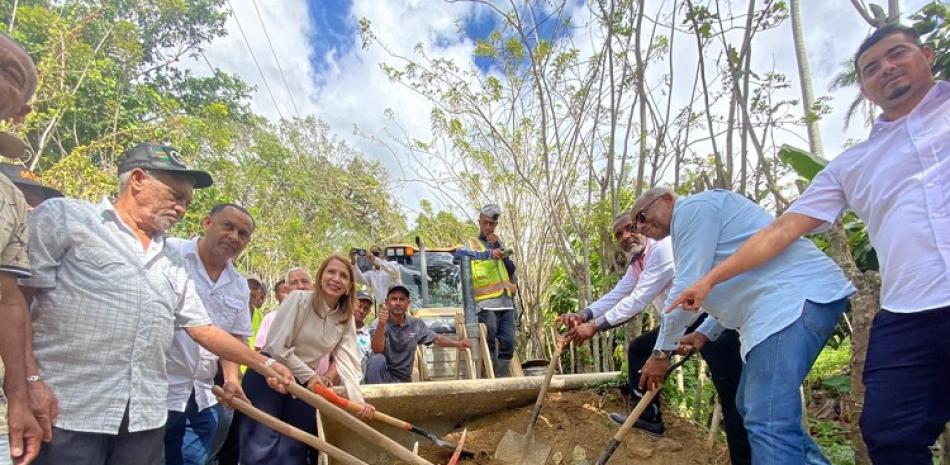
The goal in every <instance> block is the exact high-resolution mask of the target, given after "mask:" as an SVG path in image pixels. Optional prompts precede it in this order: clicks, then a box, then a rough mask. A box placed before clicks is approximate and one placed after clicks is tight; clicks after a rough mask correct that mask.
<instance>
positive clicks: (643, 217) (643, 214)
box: [634, 196, 663, 225]
mask: <svg viewBox="0 0 950 465" xmlns="http://www.w3.org/2000/svg"><path fill="white" fill-rule="evenodd" d="M661 198H663V197H662V196H660V197H657V198H655V199H653V200H651V201H650V203H648V204H646V205H644V206H643V208H641V209H640V211H638V212H637V215H636V216H635V217H634V220H635V223H636V224H637V225H640V224H643V223H646V221H647V210H649V209H650V207H652V206H653V204H654V203H656V201H657V200H660V199H661Z"/></svg>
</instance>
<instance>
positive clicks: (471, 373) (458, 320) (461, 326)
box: [455, 312, 478, 379]
mask: <svg viewBox="0 0 950 465" xmlns="http://www.w3.org/2000/svg"><path fill="white" fill-rule="evenodd" d="M455 333H456V335H457V336H458V337H461V338H462V339H466V340H467V339H469V337H468V330H467V329H465V315H464V314H463V313H462V312H456V313H455ZM461 355H464V356H465V368H466V371H468V379H475V378H476V377H478V370H477V369H476V368H475V358H474V356H473V355H472V351H471V350H466V351H464V352H463V353H462V354H460V357H459V360H456V362H455V363H456V364H457V365H458V366H459V367H461V366H462V360H461ZM460 369H461V368H460Z"/></svg>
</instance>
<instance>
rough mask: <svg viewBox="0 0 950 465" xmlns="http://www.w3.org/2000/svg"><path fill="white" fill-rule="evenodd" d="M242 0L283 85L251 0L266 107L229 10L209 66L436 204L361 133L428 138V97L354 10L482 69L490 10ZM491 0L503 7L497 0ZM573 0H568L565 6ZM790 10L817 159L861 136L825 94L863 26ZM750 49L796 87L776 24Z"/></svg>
mask: <svg viewBox="0 0 950 465" xmlns="http://www.w3.org/2000/svg"><path fill="white" fill-rule="evenodd" d="M254 1H256V2H257V4H258V6H259V7H260V9H261V13H262V16H263V17H262V20H263V22H264V23H265V25H266V27H267V30H268V32H269V34H270V36H271V38H272V39H273V42H274V46H275V49H276V50H277V55H278V56H279V59H280V60H281V68H282V69H283V71H284V77H286V80H287V82H288V86H286V87H285V86H284V85H283V83H282V80H281V74H280V71H279V70H278V67H277V65H276V64H275V60H274V58H273V55H272V54H271V53H270V51H269V48H268V46H267V43H266V40H265V38H264V36H263V34H262V31H261V25H260V20H259V19H258V18H257V15H256V13H255V11H254V7H253V3H252V1H251V0H241V1H233V2H231V4H233V6H234V9H235V11H234V14H235V16H237V17H238V18H239V19H240V21H241V23H242V25H243V26H244V28H245V29H247V33H248V36H249V39H250V42H251V44H250V47H251V48H252V49H253V50H254V53H255V55H256V57H257V58H258V60H259V61H260V62H261V66H262V68H263V73H264V76H265V78H266V80H267V82H268V83H269V85H270V87H271V89H272V90H273V93H274V98H275V99H276V105H275V102H274V101H272V100H271V99H270V96H269V95H268V94H267V93H266V92H265V90H264V86H263V80H262V78H261V75H260V73H259V72H258V71H257V68H256V66H255V65H254V63H253V61H252V60H251V59H250V57H249V53H248V50H247V46H246V45H245V44H244V43H243V41H242V40H241V38H240V34H239V32H238V31H237V27H236V25H235V22H234V21H233V18H231V19H229V20H228V23H227V25H226V27H227V30H228V33H229V34H228V36H226V37H222V38H220V39H217V40H215V41H214V43H212V44H210V45H209V46H208V48H207V50H206V55H207V56H208V57H209V59H210V61H211V62H212V63H213V64H214V66H216V67H220V68H221V69H223V70H226V71H229V72H232V73H236V74H238V75H239V76H241V77H242V78H243V79H244V80H246V81H247V82H249V83H250V84H252V85H255V86H256V87H257V92H256V93H255V95H254V97H253V100H252V107H253V108H254V110H255V111H257V112H259V113H261V114H263V115H265V116H267V117H270V118H275V117H276V112H275V106H276V107H289V106H290V104H291V100H293V102H294V103H296V104H297V105H298V106H299V107H300V108H301V112H302V113H304V114H313V115H316V116H318V117H319V118H321V119H323V120H324V121H326V122H327V123H328V124H329V126H330V127H331V128H332V129H333V130H334V131H335V132H336V134H337V136H339V137H341V138H343V139H345V140H347V141H348V142H349V143H350V145H352V146H354V147H355V148H357V149H359V150H361V151H363V153H365V154H366V155H367V156H368V157H370V158H374V159H377V160H379V161H380V162H381V163H382V164H383V165H384V166H385V167H386V168H387V169H388V170H389V172H390V175H391V179H390V181H391V184H392V185H393V186H394V194H395V195H396V196H397V197H398V198H400V199H401V200H402V204H403V205H405V206H406V210H407V211H406V213H407V214H408V215H409V216H410V218H412V217H413V216H414V212H415V209H416V208H417V206H418V203H419V200H421V199H429V200H432V201H433V203H434V204H435V205H436V206H437V207H438V206H440V205H445V202H444V201H441V200H440V199H439V194H438V193H437V192H434V191H433V190H432V188H431V187H429V186H427V185H425V184H423V183H419V182H414V181H413V177H414V168H413V166H414V165H415V164H417V163H418V162H419V160H414V159H413V158H412V155H411V154H408V153H405V152H403V151H399V150H389V148H387V147H383V146H381V145H379V144H378V143H375V142H374V141H373V140H371V139H370V138H377V139H381V140H387V139H390V140H391V136H392V135H393V134H396V133H404V134H406V135H408V136H410V137H413V138H418V139H426V138H427V137H429V114H430V111H431V104H430V103H429V102H428V101H426V99H425V98H423V97H421V96H418V95H415V94H414V93H413V92H412V91H411V90H409V89H407V88H405V87H403V86H400V85H398V84H394V83H391V82H389V80H388V79H387V78H386V77H385V76H384V75H383V73H381V72H380V70H379V64H380V63H381V62H391V61H392V60H391V57H388V56H387V55H386V53H385V52H384V51H383V50H381V49H380V47H378V46H371V47H369V48H368V49H366V50H364V49H362V47H361V44H360V38H359V34H358V24H357V21H358V18H363V17H365V18H367V19H369V20H370V21H371V22H372V28H373V32H374V34H376V35H377V36H378V37H379V38H380V40H381V41H382V42H383V43H384V44H386V45H387V47H389V48H390V49H391V50H393V51H394V52H397V53H401V54H405V55H407V56H411V55H412V54H413V53H414V52H413V49H414V47H415V46H416V44H422V46H423V47H424V48H425V49H426V53H427V54H429V55H431V56H438V57H443V58H448V59H452V60H455V61H456V63H458V64H460V65H461V66H463V67H464V66H476V67H477V68H479V69H480V70H481V71H482V72H483V73H484V72H488V71H489V61H488V60H485V59H476V58H474V57H473V53H472V52H473V50H474V47H475V43H476V41H477V40H478V39H483V38H485V37H487V35H488V33H489V32H490V31H492V30H493V29H495V28H496V27H497V26H498V25H499V24H498V21H499V19H498V16H497V15H495V14H494V13H493V12H491V11H490V9H488V8H487V7H485V6H483V5H478V4H476V3H474V2H465V1H459V2H446V1H443V0H254ZM580 1H581V0H576V2H580ZM872 1H874V2H876V3H882V2H883V0H872ZM926 1H927V0H902V1H901V6H902V7H903V11H904V12H905V14H909V13H912V12H913V11H916V10H917V9H919V8H920V7H921V6H922V5H923V4H924V3H926ZM502 3H504V4H506V5H507V2H502ZM542 3H543V2H542ZM574 3H575V2H573V1H572V6H574ZM735 3H736V4H734V5H733V8H734V9H740V8H743V7H742V5H741V4H742V3H744V2H741V1H740V2H735ZM647 5H648V8H649V7H650V5H653V2H647ZM586 9H587V6H581V7H580V8H577V9H576V11H577V12H580V13H584V12H586ZM802 15H803V19H804V23H805V31H806V40H807V43H808V48H809V50H810V53H809V59H810V62H811V63H810V64H811V68H812V73H813V76H814V86H815V92H816V94H817V95H819V96H822V95H825V96H829V97H830V98H831V107H832V109H833V113H832V114H831V115H829V116H827V117H826V118H824V119H823V120H822V122H821V126H822V133H823V139H824V142H825V148H826V151H827V153H828V155H829V157H833V156H834V155H836V154H837V153H839V152H840V151H841V149H842V148H843V147H844V146H845V145H847V143H848V141H849V140H853V139H859V138H863V137H864V136H865V135H866V130H865V129H864V128H863V127H862V125H861V124H860V122H856V123H854V124H852V127H851V128H850V129H849V130H848V131H844V130H843V129H842V115H843V114H844V111H845V109H846V108H847V106H848V104H849V103H850V102H851V100H852V99H853V98H854V95H855V90H854V89H846V90H842V91H837V92H830V91H829V90H828V84H829V83H830V82H831V79H832V77H833V76H834V74H835V73H837V72H838V71H839V70H840V69H841V63H842V62H843V61H844V60H846V59H847V58H848V57H849V56H850V54H851V53H853V49H854V48H855V47H856V45H857V43H858V42H860V40H861V38H863V37H864V36H865V35H866V34H867V32H868V29H869V28H868V26H867V24H865V23H863V21H862V20H861V19H860V17H859V16H858V15H857V13H856V12H855V11H854V10H853V8H852V6H851V4H850V2H847V1H845V0H837V1H834V2H828V1H825V0H802ZM537 16H538V18H542V17H544V14H543V13H538V14H537ZM575 21H576V23H575V24H573V25H572V30H571V32H572V33H573V34H574V39H575V42H576V43H577V44H578V46H579V47H580V48H581V49H582V55H583V54H590V53H592V50H593V48H594V47H595V45H593V43H594V42H596V41H597V39H596V37H594V36H596V34H594V33H593V32H595V31H594V30H593V29H592V27H593V28H596V27H597V25H596V24H590V22H589V21H588V20H586V19H584V18H583V17H582V18H579V19H576V20H575ZM555 26H556V25H555V24H554V23H553V21H547V22H545V23H543V26H542V29H541V35H542V36H550V34H551V31H552V30H553V29H554V27H555ZM681 39H682V36H681ZM680 43H682V44H687V41H684V40H680ZM753 48H754V51H753V60H754V63H753V67H754V68H755V69H758V70H775V71H777V72H782V73H784V74H786V76H788V77H789V78H790V80H791V81H792V83H793V84H794V85H796V86H797V74H796V67H795V59H794V53H793V51H792V47H791V34H790V25H789V22H788V21H786V22H785V23H784V24H782V25H781V26H780V27H778V28H776V29H774V30H771V31H767V32H764V33H762V34H760V35H759V36H757V38H756V40H755V42H754V47H753ZM676 53H678V52H676ZM693 53H695V52H693ZM688 61H689V60H688V59H687V60H680V61H679V62H680V63H683V62H688ZM192 69H193V71H194V72H195V73H197V74H207V73H208V71H207V66H206V65H205V64H204V63H203V62H197V61H196V62H195V63H193V64H192ZM681 74H683V73H681ZM796 89H797V87H796ZM792 96H793V97H794V95H792ZM387 110H393V111H394V112H395V117H394V118H393V119H389V118H387V117H386V116H384V115H385V114H386V113H387ZM288 113H289V112H288ZM354 127H358V128H359V131H360V133H361V134H357V133H355V132H354ZM795 137H801V135H797V136H795Z"/></svg>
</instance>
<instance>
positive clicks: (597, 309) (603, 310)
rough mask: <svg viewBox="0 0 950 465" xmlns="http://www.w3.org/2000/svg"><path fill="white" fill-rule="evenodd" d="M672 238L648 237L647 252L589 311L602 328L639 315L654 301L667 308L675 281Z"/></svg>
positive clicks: (658, 305)
mask: <svg viewBox="0 0 950 465" xmlns="http://www.w3.org/2000/svg"><path fill="white" fill-rule="evenodd" d="M671 243H672V240H671V239H670V238H668V237H667V238H664V239H663V240H661V241H654V240H653V239H647V241H646V244H644V248H643V253H642V254H641V255H640V257H639V258H638V259H636V260H634V261H633V262H631V263H630V266H628V267H627V272H626V273H624V275H623V278H621V279H620V282H618V283H617V285H616V286H614V288H613V289H611V291H610V292H608V293H607V294H605V295H604V296H603V297H601V298H600V299H597V301H596V302H594V303H592V304H590V306H589V307H587V310H589V311H590V313H589V314H588V319H589V320H594V324H596V325H597V327H598V328H600V329H601V330H603V329H607V328H611V327H614V326H618V325H621V324H623V323H624V322H626V321H627V320H629V319H631V318H633V317H635V316H637V315H638V314H639V313H640V312H642V311H643V309H644V308H646V307H647V305H649V304H650V303H653V307H654V309H655V310H656V311H657V312H659V311H661V310H663V303H664V302H666V295H667V293H668V291H669V290H670V286H671V285H672V284H673V273H674V267H673V247H672V245H671Z"/></svg>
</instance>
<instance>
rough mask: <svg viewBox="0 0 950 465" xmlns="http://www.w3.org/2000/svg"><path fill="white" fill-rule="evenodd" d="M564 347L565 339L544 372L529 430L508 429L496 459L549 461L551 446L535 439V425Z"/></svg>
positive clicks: (529, 464)
mask: <svg viewBox="0 0 950 465" xmlns="http://www.w3.org/2000/svg"><path fill="white" fill-rule="evenodd" d="M562 349H564V341H563V340H560V341H558V344H557V349H556V350H555V351H554V356H552V357H551V361H550V362H549V363H548V369H547V371H546V372H544V381H543V382H542V383H541V392H539V393H538V400H536V401H535V402H534V410H533V411H532V412H531V420H529V421H528V429H527V431H525V433H524V434H521V433H518V432H517V431H512V430H508V431H507V432H506V433H505V436H504V437H502V438H501V442H499V443H498V448H497V449H495V459H496V460H499V461H501V462H504V463H510V464H514V465H544V463H545V462H547V460H548V454H550V453H551V446H549V445H547V444H544V443H540V442H537V441H535V440H534V425H535V424H537V422H538V416H539V415H540V414H541V404H542V403H544V395H545V394H546V393H547V392H548V386H549V385H550V384H551V377H552V376H554V368H555V367H556V366H557V361H558V359H559V358H560V356H561V350H562Z"/></svg>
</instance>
